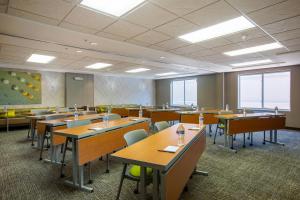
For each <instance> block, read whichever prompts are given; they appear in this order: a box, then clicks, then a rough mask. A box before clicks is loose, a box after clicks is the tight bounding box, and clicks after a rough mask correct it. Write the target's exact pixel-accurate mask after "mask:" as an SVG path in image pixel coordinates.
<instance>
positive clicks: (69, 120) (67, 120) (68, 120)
mask: <svg viewBox="0 0 300 200" xmlns="http://www.w3.org/2000/svg"><path fill="white" fill-rule="evenodd" d="M64 121H65V122H71V121H73V120H72V119H66V120H64Z"/></svg>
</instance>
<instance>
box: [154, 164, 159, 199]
mask: <svg viewBox="0 0 300 200" xmlns="http://www.w3.org/2000/svg"><path fill="white" fill-rule="evenodd" d="M153 200H159V171H158V170H157V169H153Z"/></svg>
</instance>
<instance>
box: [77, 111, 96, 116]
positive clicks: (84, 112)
mask: <svg viewBox="0 0 300 200" xmlns="http://www.w3.org/2000/svg"><path fill="white" fill-rule="evenodd" d="M81 113H82V114H83V115H92V114H97V112H96V111H82V112H81Z"/></svg>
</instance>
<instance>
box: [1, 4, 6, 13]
mask: <svg viewBox="0 0 300 200" xmlns="http://www.w3.org/2000/svg"><path fill="white" fill-rule="evenodd" d="M6 9H7V6H6V5H0V13H5V12H6Z"/></svg>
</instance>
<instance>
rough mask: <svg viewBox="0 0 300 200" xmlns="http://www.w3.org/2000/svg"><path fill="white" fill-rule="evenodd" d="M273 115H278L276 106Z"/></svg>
mask: <svg viewBox="0 0 300 200" xmlns="http://www.w3.org/2000/svg"><path fill="white" fill-rule="evenodd" d="M275 115H278V107H277V106H276V107H275Z"/></svg>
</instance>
